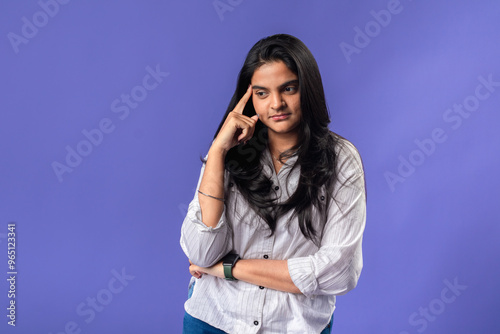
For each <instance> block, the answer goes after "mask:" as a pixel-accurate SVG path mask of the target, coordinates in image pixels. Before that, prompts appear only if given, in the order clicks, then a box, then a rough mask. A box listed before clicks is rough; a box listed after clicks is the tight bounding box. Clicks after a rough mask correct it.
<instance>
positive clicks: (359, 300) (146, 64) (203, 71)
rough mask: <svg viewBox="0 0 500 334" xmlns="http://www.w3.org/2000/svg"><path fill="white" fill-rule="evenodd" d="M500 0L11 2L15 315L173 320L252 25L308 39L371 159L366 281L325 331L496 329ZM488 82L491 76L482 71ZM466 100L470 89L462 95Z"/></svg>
mask: <svg viewBox="0 0 500 334" xmlns="http://www.w3.org/2000/svg"><path fill="white" fill-rule="evenodd" d="M499 14H500V3H499V2H498V1H493V0H491V1H481V2H473V1H454V2H453V3H451V2H449V1H445V0H441V1H430V0H413V1H411V0H401V1H400V2H399V1H396V0H380V1H379V0H377V1H373V0H372V1H368V0H362V1H356V2H351V1H347V0H342V1H332V2H327V1H307V2H306V1H284V0H279V1H278V0H275V1H263V0H259V1H250V0H246V1H244V0H220V1H114V2H111V1H110V2H105V3H102V2H101V1H86V2H82V1H68V0H64V1H63V0H59V2H57V1H56V0H41V1H22V2H19V1H17V2H12V1H9V2H7V1H3V2H2V4H1V5H0V33H1V35H2V36H3V37H2V39H1V42H0V50H1V52H0V53H1V54H2V61H1V65H0V69H1V72H0V73H1V76H0V78H1V79H0V80H1V81H0V82H1V83H0V85H1V91H2V95H1V96H2V107H1V112H0V147H1V156H2V159H1V163H0V175H2V177H1V178H0V252H1V253H3V254H2V255H0V259H1V262H0V268H1V271H0V273H1V275H0V276H2V277H7V271H8V269H7V232H8V231H7V224H8V223H9V222H16V223H17V230H16V232H17V270H18V275H17V281H16V299H15V300H16V306H17V308H16V312H17V313H16V315H17V318H16V328H12V327H11V326H10V325H8V324H7V321H8V320H9V319H8V318H7V317H6V315H7V312H8V311H7V310H6V308H7V306H8V303H9V301H10V299H9V298H8V297H7V292H8V290H9V286H8V285H7V281H6V280H5V279H2V280H1V282H0V306H1V308H0V309H1V310H2V311H0V319H3V320H1V322H0V332H2V333H53V334H55V333H61V332H62V333H65V332H66V333H71V332H75V333H76V332H78V330H81V333H126V334H128V333H151V334H153V333H180V331H181V324H182V315H183V312H184V311H183V302H184V300H185V298H186V295H187V283H188V280H189V273H188V262H187V259H186V258H185V256H184V254H183V253H182V251H181V249H180V246H179V237H180V226H181V223H182V220H183V218H184V215H185V212H186V209H187V205H188V204H189V202H190V200H191V199H192V197H193V196H194V187H195V185H196V182H197V179H198V176H199V169H200V167H201V164H200V160H199V157H200V155H204V154H205V153H206V152H207V150H208V148H209V145H210V142H211V138H212V136H213V134H214V132H215V130H216V127H217V125H218V123H219V122H220V119H221V117H222V115H223V112H224V111H225V108H226V106H227V104H228V102H229V99H230V97H231V95H232V93H233V89H234V85H235V82H236V76H237V72H238V70H239V69H240V66H241V65H242V63H243V60H244V57H245V55H246V53H247V52H248V50H249V48H250V47H251V46H252V45H253V44H254V43H255V42H256V41H257V40H259V39H260V38H262V37H265V36H268V35H271V34H274V33H281V32H284V33H289V34H293V35H296V36H297V37H299V38H300V39H302V40H303V41H304V42H305V44H306V45H308V47H309V48H310V49H311V51H312V52H313V54H314V55H315V57H316V59H317V61H318V64H319V67H320V70H321V73H322V76H323V81H324V85H325V90H326V95H327V99H328V100H327V102H328V105H329V108H330V112H331V114H332V124H331V129H332V130H334V131H336V132H338V133H339V134H341V135H343V136H344V137H346V138H348V139H349V140H351V141H352V142H353V143H354V144H355V145H356V146H357V147H358V149H359V151H360V152H361V155H362V157H363V159H364V163H365V171H366V180H367V189H368V220H367V225H366V226H367V227H366V233H365V239H364V261H365V266H364V269H363V273H362V276H361V279H360V281H359V285H358V287H357V288H356V289H355V290H353V291H352V292H350V293H348V294H347V295H346V296H342V297H339V298H338V302H337V311H336V316H335V325H334V330H333V332H334V333H349V334H352V333H397V334H408V333H420V332H425V333H497V332H498V331H499V330H500V325H499V324H498V320H497V316H496V314H495V310H498V308H499V306H500V305H499V299H500V289H498V284H497V282H496V281H497V279H496V278H497V277H498V275H499V274H500V271H499V269H498V261H497V260H496V258H497V255H498V254H499V251H500V246H499V243H498V240H499V239H498V238H499V232H500V231H499V226H500V225H499V224H498V223H499V219H498V214H497V212H496V207H497V206H498V200H499V196H498V189H499V188H500V178H499V177H498V176H497V169H498V166H499V163H500V157H499V154H498V149H499V144H500V135H499V132H498V130H497V128H498V125H499V124H500V123H499V121H500V116H499V114H500V113H499V111H500V108H499V107H500V84H499V82H500V71H499V67H498V64H499V63H498V59H500V44H499V43H498V34H499V29H500V25H499V23H498V22H499V21H498V17H499ZM488 82H489V83H488ZM461 105H462V106H461Z"/></svg>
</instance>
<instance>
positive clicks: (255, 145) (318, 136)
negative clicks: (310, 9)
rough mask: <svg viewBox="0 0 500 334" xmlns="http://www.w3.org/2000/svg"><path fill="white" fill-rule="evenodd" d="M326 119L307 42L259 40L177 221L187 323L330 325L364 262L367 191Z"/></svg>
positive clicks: (300, 329) (271, 328)
mask: <svg viewBox="0 0 500 334" xmlns="http://www.w3.org/2000/svg"><path fill="white" fill-rule="evenodd" d="M329 123H330V118H329V114H328V109H327V107H326V102H325V96H324V91H323V84H322V82H321V76H320V73H319V69H318V66H317V64H316V61H315V59H314V57H313V56H312V54H311V52H310V51H309V50H308V48H307V47H306V46H305V45H304V44H303V43H302V42H301V41H300V40H298V39H297V38H295V37H293V36H290V35H283V34H280V35H274V36H270V37H267V38H264V39H262V40H260V41H259V42H257V44H255V45H254V46H253V47H252V49H251V50H250V52H249V53H248V55H247V58H246V60H245V63H244V64H243V67H242V69H241V71H240V74H239V77H238V83H237V87H236V91H235V93H234V95H233V98H232V100H231V102H230V104H229V107H228V109H227V111H226V113H225V115H224V117H223V119H222V121H221V124H220V126H219V128H218V130H217V132H216V133H215V136H214V140H213V142H212V146H211V147H210V150H209V152H208V155H207V156H206V159H205V161H204V163H203V166H202V169H201V175H200V179H199V182H198V187H197V192H196V194H195V196H194V199H193V200H192V202H191V203H190V205H189V209H188V213H187V216H186V218H185V219H184V222H183V224H182V232H181V246H182V249H183V250H184V252H185V253H186V255H187V257H188V258H189V260H190V263H191V266H190V267H189V271H190V273H191V274H192V275H193V279H192V282H194V281H196V284H195V285H194V289H193V290H192V296H191V297H190V298H189V299H188V301H187V302H186V304H185V309H186V314H185V318H184V332H185V333H224V332H226V333H245V334H247V333H301V334H304V333H329V332H330V326H331V320H332V319H333V318H332V315H333V311H334V309H335V296H336V295H341V294H345V293H347V292H348V291H349V290H351V289H353V288H354V287H355V286H356V284H357V281H358V278H359V275H360V273H361V268H362V265H363V260H362V252H361V243H362V236H363V230H364V226H365V219H366V215H365V213H366V195H365V181H364V172H363V166H362V162H361V158H360V156H359V154H358V152H357V150H356V148H355V147H354V146H353V145H352V144H351V143H350V142H348V141H347V140H346V139H344V138H342V137H340V136H339V135H337V134H335V133H333V132H331V131H330V130H329V128H328V125H329ZM195 278H196V279H195Z"/></svg>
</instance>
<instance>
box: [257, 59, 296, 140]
mask: <svg viewBox="0 0 500 334" xmlns="http://www.w3.org/2000/svg"><path fill="white" fill-rule="evenodd" d="M251 85H252V90H253V93H252V101H253V105H254V108H255V112H256V113H257V115H259V120H260V121H261V122H262V123H264V125H266V126H267V127H268V133H269V135H271V132H273V133H274V134H296V133H297V132H298V130H299V127H298V125H299V123H300V121H301V118H302V111H301V109H300V92H299V80H298V77H297V75H296V74H294V73H293V72H292V71H290V70H289V69H288V67H287V66H286V65H285V63H283V62H282V61H276V62H271V63H265V64H264V65H262V66H260V67H259V68H258V69H257V70H256V71H255V72H254V74H253V76H252V80H251Z"/></svg>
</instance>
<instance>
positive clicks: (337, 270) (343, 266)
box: [288, 147, 366, 296]
mask: <svg viewBox="0 0 500 334" xmlns="http://www.w3.org/2000/svg"><path fill="white" fill-rule="evenodd" d="M348 151H349V153H350V154H351V157H352V159H348V160H349V161H343V170H342V171H341V172H340V173H339V182H338V185H337V186H336V187H334V190H333V194H332V197H333V200H332V201H331V203H330V206H329V211H328V220H327V222H326V225H325V228H324V232H323V237H322V240H321V245H320V248H319V250H318V251H317V252H316V253H314V254H311V255H309V256H304V257H296V258H291V259H288V270H289V273H290V276H291V278H292V281H293V282H294V284H295V285H296V286H297V288H298V289H299V290H300V291H301V292H302V293H303V294H304V295H305V296H312V295H342V294H345V293H347V292H348V291H350V290H352V289H354V287H356V285H357V282H358V279H359V276H360V274H361V269H362V267H363V257H362V239H363V231H364V228H365V222H366V192H365V180H364V173H363V168H362V164H361V159H360V158H359V155H358V153H357V151H356V150H355V149H354V147H351V149H349V150H348Z"/></svg>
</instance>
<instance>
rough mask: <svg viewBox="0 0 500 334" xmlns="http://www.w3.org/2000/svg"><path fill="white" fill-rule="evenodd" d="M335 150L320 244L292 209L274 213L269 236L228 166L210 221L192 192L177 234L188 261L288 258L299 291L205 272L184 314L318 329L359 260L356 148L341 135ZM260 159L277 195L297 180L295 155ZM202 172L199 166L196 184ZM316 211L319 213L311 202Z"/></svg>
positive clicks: (267, 327)
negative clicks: (281, 160)
mask: <svg viewBox="0 0 500 334" xmlns="http://www.w3.org/2000/svg"><path fill="white" fill-rule="evenodd" d="M336 152H337V170H338V171H337V174H338V176H337V177H338V182H336V183H335V185H334V187H333V189H332V190H331V191H332V196H333V197H334V198H335V201H334V200H332V202H331V203H329V206H328V220H327V223H326V225H325V227H324V230H323V234H322V239H321V241H320V244H319V247H318V245H316V244H315V243H313V242H312V241H311V240H309V239H307V238H305V237H304V235H303V234H302V232H301V231H300V228H299V226H298V218H296V217H295V218H293V219H292V220H291V221H290V223H289V224H287V222H288V220H289V219H290V218H291V216H292V212H291V211H290V212H288V213H287V214H286V215H284V216H283V217H281V218H279V219H278V221H277V227H276V231H275V233H274V234H273V235H272V236H271V237H269V228H268V226H267V224H266V223H265V221H264V220H263V219H262V218H260V217H259V216H258V215H257V214H256V213H255V212H254V211H253V210H252V209H251V208H249V206H248V205H246V204H245V203H246V200H245V199H244V198H243V196H242V195H241V194H240V193H239V191H238V189H237V187H236V185H234V184H233V182H231V180H230V176H229V174H228V172H227V171H226V172H225V178H224V189H225V197H226V202H225V205H224V210H223V213H222V216H221V218H220V220H219V222H218V224H217V226H216V227H215V228H212V227H207V226H206V225H205V224H204V223H203V222H202V221H201V210H200V204H199V202H198V193H197V192H196V193H195V196H194V198H193V200H192V201H191V203H190V204H189V209H188V213H187V215H186V218H185V219H184V222H183V224H182V229H181V240H180V243H181V247H182V249H183V251H184V253H185V254H186V255H187V257H188V258H189V259H190V260H191V261H192V262H193V263H195V264H197V265H199V266H202V267H209V266H211V265H213V264H215V263H217V262H218V261H219V260H220V259H221V258H222V257H223V256H224V255H225V254H227V253H228V252H230V251H234V252H236V253H237V254H239V255H240V256H241V258H242V259H276V260H287V264H288V270H289V273H290V276H291V278H292V281H293V283H294V284H295V285H296V286H297V288H298V289H299V290H300V291H301V292H302V294H294V293H288V292H282V291H277V290H272V289H267V288H263V287H259V286H256V285H253V284H250V283H246V282H243V281H227V280H225V279H221V278H217V277H214V276H210V275H203V276H202V277H201V278H200V279H198V280H196V284H195V286H194V291H193V295H192V297H191V298H190V299H188V300H187V301H186V303H185V310H186V312H187V313H189V314H190V315H191V316H193V317H195V318H198V319H200V320H202V321H205V322H207V323H209V324H210V325H212V326H214V327H217V328H220V329H222V330H223V331H225V332H227V333H238V334H239V333H245V334H250V333H300V334H304V333H320V332H321V331H322V330H323V329H324V328H325V327H326V326H327V324H328V323H329V321H330V319H331V317H332V314H333V311H334V309H335V296H336V295H342V294H345V293H347V292H348V291H349V290H351V289H353V288H354V287H355V286H356V284H357V281H358V278H359V275H360V273H361V268H362V266H363V259H362V252H361V244H362V237H363V231H364V227H365V220H366V194H365V181H364V172H363V166H362V162H361V158H360V156H359V153H358V151H357V150H356V148H355V147H354V146H353V145H352V144H351V143H350V142H348V141H347V140H345V139H340V141H339V143H338V144H337V147H336ZM261 159H262V160H261V162H262V165H263V166H264V168H263V172H264V173H266V175H267V176H268V177H269V178H270V179H271V181H272V182H273V188H274V189H275V191H276V194H277V196H278V202H279V203H281V202H284V201H286V200H287V199H288V198H289V197H290V196H291V195H292V194H293V193H294V191H295V189H296V188H297V184H298V181H299V176H300V167H297V168H292V167H293V165H294V163H295V162H296V160H297V157H291V158H289V159H288V160H287V162H286V163H285V164H284V165H283V166H282V168H281V169H280V170H279V172H278V174H276V172H275V170H274V167H273V163H272V157H271V154H270V152H269V150H268V149H265V150H264V152H263V154H262V156H261ZM203 171H204V166H202V169H201V174H200V179H199V181H198V187H199V186H200V182H201V177H202V176H203ZM287 177H289V178H288V179H287ZM287 181H288V182H287ZM198 187H197V189H198ZM325 191H327V190H326V189H324V187H323V188H322V189H321V191H320V193H319V196H320V200H325V198H326V196H324V195H325ZM314 217H319V216H318V212H316V211H315V209H313V218H314ZM313 221H319V219H315V220H314V219H313ZM193 279H194V278H192V280H193Z"/></svg>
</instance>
